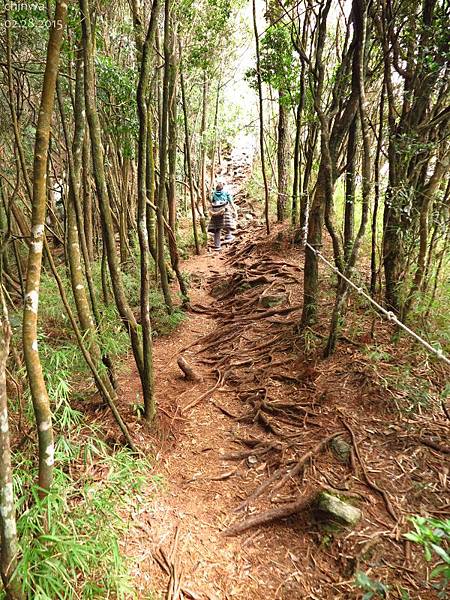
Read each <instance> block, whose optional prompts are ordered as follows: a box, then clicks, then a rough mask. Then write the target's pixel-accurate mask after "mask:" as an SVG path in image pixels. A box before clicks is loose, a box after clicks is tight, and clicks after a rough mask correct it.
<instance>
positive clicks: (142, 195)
mask: <svg viewBox="0 0 450 600" xmlns="http://www.w3.org/2000/svg"><path fill="white" fill-rule="evenodd" d="M158 14H159V0H154V2H153V4H152V10H151V16H150V22H149V25H148V30H147V35H146V38H145V41H144V44H143V46H142V55H141V65H140V74H139V84H138V89H137V111H138V119H139V141H138V236H139V248H140V260H141V263H140V265H141V290H140V294H141V296H140V303H141V326H142V344H143V354H144V365H143V366H144V369H143V374H142V376H141V381H142V390H143V395H144V417H145V420H146V421H147V422H148V423H151V422H152V421H153V419H154V418H155V415H156V404H155V398H154V382H153V342H152V325H151V321H150V307H149V295H150V269H149V261H150V246H149V241H148V232H147V181H146V176H147V164H146V161H147V139H148V138H147V136H148V115H147V111H148V107H147V96H148V89H149V80H150V67H151V59H152V47H153V41H154V38H155V31H156V26H157V20H158ZM160 187H162V183H160Z"/></svg>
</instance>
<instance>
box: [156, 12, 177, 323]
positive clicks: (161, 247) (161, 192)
mask: <svg viewBox="0 0 450 600" xmlns="http://www.w3.org/2000/svg"><path fill="white" fill-rule="evenodd" d="M170 12H171V0H165V2H164V42H163V48H164V75H163V89H162V109H161V120H162V125H161V140H160V144H159V185H158V196H157V203H156V230H157V255H158V268H159V276H160V278H161V288H162V292H163V295H164V301H165V303H166V308H167V310H168V312H169V313H171V312H172V311H173V306H172V298H171V295H170V289H169V280H168V276H167V268H166V259H165V256H164V253H165V248H166V244H165V231H164V229H165V228H164V204H165V194H166V176H167V141H168V135H167V133H168V125H169V103H170V99H169V79H170V37H171V16H170Z"/></svg>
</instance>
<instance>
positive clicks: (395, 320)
mask: <svg viewBox="0 0 450 600" xmlns="http://www.w3.org/2000/svg"><path fill="white" fill-rule="evenodd" d="M305 246H308V248H309V249H310V250H311V251H312V252H314V254H315V255H316V256H317V257H318V258H320V260H322V261H323V262H324V263H325V264H326V265H328V266H329V267H330V269H332V270H333V271H334V272H335V273H336V274H337V275H339V277H341V278H342V279H343V280H344V281H346V282H347V283H348V285H349V286H350V287H352V288H353V289H354V290H355V291H356V292H358V294H361V296H364V298H366V300H368V301H369V302H370V303H371V304H372V305H373V306H375V308H376V309H377V310H378V311H379V312H380V313H381V314H382V315H384V316H385V317H386V318H387V319H388V320H389V321H391V322H392V323H395V324H396V325H398V326H399V327H400V328H401V329H403V331H406V333H407V334H408V335H410V336H411V337H412V338H414V339H415V340H416V341H417V342H419V344H422V346H424V348H426V349H427V350H428V351H429V352H431V353H433V354H434V355H436V356H437V357H438V358H440V359H441V360H443V361H444V362H445V363H447V364H448V365H450V359H449V358H448V357H447V356H445V354H444V353H443V352H442V350H441V349H440V348H434V347H433V346H432V345H431V344H429V343H428V342H427V341H426V340H424V339H423V338H421V337H420V335H418V334H417V333H416V332H415V331H413V330H412V329H410V328H409V327H407V326H406V325H405V324H404V323H402V322H401V321H400V319H399V318H398V317H397V316H396V315H395V314H394V313H393V312H392V311H390V310H386V309H385V308H383V307H382V306H381V304H378V302H376V301H375V300H374V299H373V298H372V296H369V294H367V293H366V292H365V291H364V290H363V288H362V287H358V286H357V285H356V284H355V283H353V281H351V280H350V279H348V278H347V277H346V276H345V275H344V274H343V273H341V272H340V271H339V269H338V268H337V267H336V266H335V265H333V264H332V263H330V262H329V261H328V260H327V259H326V258H325V257H324V256H323V255H322V254H321V253H320V252H319V251H318V250H316V249H315V248H314V247H313V246H311V244H309V243H308V242H306V243H305Z"/></svg>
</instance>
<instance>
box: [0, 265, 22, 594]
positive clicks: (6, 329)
mask: <svg viewBox="0 0 450 600" xmlns="http://www.w3.org/2000/svg"><path fill="white" fill-rule="evenodd" d="M0 260H1V258H0ZM0 273H1V270H0ZM0 303H1V315H0V456H1V457H2V458H1V460H0V541H1V546H0V572H1V578H2V581H3V587H4V590H5V593H6V598H7V600H24V595H23V594H22V592H21V585H20V581H19V580H18V579H17V577H14V571H15V569H16V566H17V556H18V553H19V545H18V540H17V530H16V508H15V503H14V492H13V477H12V475H13V474H12V465H11V445H10V438H9V418H8V397H7V390H6V363H7V360H8V355H9V346H10V341H11V327H10V324H9V319H8V311H7V308H6V303H5V299H4V296H3V290H0Z"/></svg>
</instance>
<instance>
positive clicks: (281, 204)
mask: <svg viewBox="0 0 450 600" xmlns="http://www.w3.org/2000/svg"><path fill="white" fill-rule="evenodd" d="M283 99H284V94H283V92H281V91H280V92H279V93H278V140H277V173H278V196H277V221H278V222H279V223H281V222H282V221H284V218H285V216H286V204H287V191H288V175H289V130H288V127H289V111H288V108H287V106H286V105H285V104H284V103H283Z"/></svg>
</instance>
